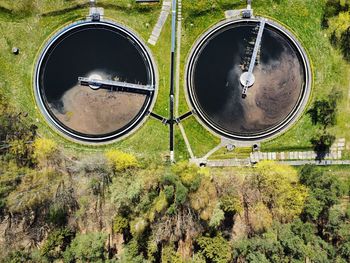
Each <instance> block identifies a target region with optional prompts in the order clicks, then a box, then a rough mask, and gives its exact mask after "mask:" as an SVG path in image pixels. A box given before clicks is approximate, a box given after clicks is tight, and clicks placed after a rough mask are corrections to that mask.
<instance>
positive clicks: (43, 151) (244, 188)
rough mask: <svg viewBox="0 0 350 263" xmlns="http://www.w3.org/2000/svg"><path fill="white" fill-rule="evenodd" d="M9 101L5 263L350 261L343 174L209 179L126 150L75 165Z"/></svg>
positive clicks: (349, 181) (230, 174)
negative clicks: (55, 262)
mask: <svg viewBox="0 0 350 263" xmlns="http://www.w3.org/2000/svg"><path fill="white" fill-rule="evenodd" d="M1 101H2V103H1V115H0V116H1V117H0V120H1V121H2V123H5V124H4V125H2V126H1V136H2V141H3V145H4V147H2V148H3V149H2V152H1V155H0V157H1V159H0V160H1V163H2V165H1V169H0V193H1V195H0V197H1V199H0V201H1V202H0V204H1V210H0V217H1V224H0V229H1V231H2V233H3V237H2V241H1V243H0V244H1V246H0V249H1V255H2V260H3V261H4V262H54V261H62V260H63V261H64V262H104V261H107V262H305V261H306V262H349V260H350V203H349V192H350V177H349V175H348V172H346V171H347V170H344V171H345V173H344V176H343V177H337V176H334V175H333V174H332V172H331V170H328V171H327V170H325V169H321V168H316V167H312V166H305V167H303V168H302V169H301V170H299V171H298V170H296V169H294V168H291V167H288V166H284V165H279V164H276V163H273V162H261V163H259V164H258V165H257V166H256V167H255V168H251V169H248V168H245V169H243V168H242V169H210V170H209V169H207V168H198V167H195V166H192V165H190V164H188V163H187V162H180V163H178V164H176V165H174V166H168V165H162V164H158V165H157V164H149V163H147V162H145V161H143V160H140V159H137V158H136V157H135V156H133V155H131V154H128V153H125V152H121V151H118V150H108V151H106V152H105V153H104V154H97V155H92V156H86V157H80V158H76V157H69V156H66V155H64V154H63V152H62V150H61V148H60V147H59V146H58V145H57V144H56V143H55V142H54V141H52V140H49V139H45V138H40V137H37V136H36V134H35V128H34V127H32V129H25V128H24V127H26V119H25V117H23V119H22V118H19V117H18V116H22V114H15V113H14V112H13V111H12V110H11V109H10V108H9V107H8V106H7V105H6V103H5V100H1ZM14 116H16V118H19V119H16V120H17V121H16V125H14V126H13V125H11V123H12V122H9V124H6V120H8V119H11V118H12V117H14ZM14 138H15V139H14ZM13 141H16V143H13ZM19 145H20V146H19ZM19 149H20V150H19ZM18 152H20V153H22V154H19V155H18V154H17V153H18ZM14 153H16V154H14Z"/></svg>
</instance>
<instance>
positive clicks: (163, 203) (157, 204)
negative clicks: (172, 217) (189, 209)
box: [148, 191, 168, 222]
mask: <svg viewBox="0 0 350 263" xmlns="http://www.w3.org/2000/svg"><path fill="white" fill-rule="evenodd" d="M167 207H168V201H167V197H166V195H165V192H164V191H160V193H159V196H158V197H157V198H156V199H155V200H154V201H153V206H152V208H151V210H150V212H149V215H148V218H149V220H150V221H151V222H153V221H154V218H155V215H156V213H160V212H162V211H164V210H165V209H166V208H167Z"/></svg>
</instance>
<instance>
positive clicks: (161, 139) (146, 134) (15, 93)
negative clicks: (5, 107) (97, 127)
mask: <svg viewBox="0 0 350 263" xmlns="http://www.w3.org/2000/svg"><path fill="white" fill-rule="evenodd" d="M16 2H17V3H20V2H21V1H16ZM23 2H25V1H23ZM37 2H38V4H37V6H35V12H33V13H28V14H24V13H22V11H23V10H22V9H21V8H23V7H22V6H21V5H20V4H15V3H14V1H3V0H2V1H0V7H3V8H5V11H4V10H3V9H1V8H0V34H1V36H2V37H1V38H0V49H1V56H0V89H1V91H5V92H6V94H7V95H8V96H7V97H8V99H9V100H10V101H11V103H12V104H13V105H15V106H16V107H17V108H18V109H19V110H20V111H24V112H27V113H28V123H29V122H31V123H35V124H36V125H37V126H38V127H39V129H38V132H39V134H40V135H41V136H45V137H48V138H52V139H54V140H56V141H57V142H58V143H59V144H61V145H63V146H64V147H65V148H66V149H67V153H68V154H69V153H70V152H71V153H74V154H77V153H79V152H81V153H84V152H96V151H103V150H105V149H109V148H114V147H116V148H120V149H122V150H126V151H129V152H133V153H135V154H136V155H138V156H140V157H145V158H158V159H159V157H160V156H164V155H166V153H167V149H168V133H167V127H165V126H164V125H163V124H161V123H160V122H158V121H155V120H152V119H149V120H148V121H147V122H146V123H145V125H143V126H142V127H141V128H140V129H139V130H138V131H137V132H136V133H134V134H132V135H131V136H129V137H128V138H127V139H125V140H122V141H120V142H116V143H112V144H108V145H103V146H89V145H81V144H78V143H74V142H71V141H69V140H67V139H65V138H63V137H62V136H60V135H59V134H57V133H56V132H55V131H53V130H52V129H51V128H50V127H49V126H48V125H47V124H46V122H45V121H44V118H43V117H42V115H41V114H40V112H39V110H38V109H37V107H36V106H35V101H34V97H33V88H32V76H33V71H34V65H35V61H36V59H37V55H38V53H39V51H40V49H41V47H42V45H43V44H44V43H45V42H46V41H47V39H48V38H49V37H50V36H51V35H52V34H53V33H54V32H56V31H57V30H58V29H60V28H62V27H63V25H64V24H68V23H71V22H73V21H76V20H79V19H84V18H85V16H86V14H88V7H87V6H79V5H80V4H81V3H86V2H87V1H69V2H67V1H63V0H62V1H43V0H42V1H37ZM99 3H100V4H102V6H104V7H105V17H106V18H108V19H111V20H115V21H117V22H118V23H121V24H124V25H126V26H128V27H130V28H131V29H132V30H133V31H135V32H136V33H137V34H138V35H139V36H140V37H141V38H143V40H144V42H146V41H147V39H148V37H149V36H150V34H151V31H152V29H153V26H154V25H155V23H156V21H157V19H158V15H159V11H160V7H161V5H160V4H155V5H151V6H146V7H140V6H139V5H136V4H135V3H134V1H127V0H121V1H118V2H117V4H116V1H111V0H109V1H107V0H104V1H103V0H101V1H99ZM6 9H12V11H11V12H12V13H11V12H8V11H6ZM62 10H63V11H62ZM39 14H46V15H39ZM147 24H149V26H147ZM164 29H165V30H164V31H163V33H162V35H161V38H160V40H159V41H160V42H161V43H162V45H157V46H156V47H152V48H151V49H152V51H153V55H154V58H155V61H156V64H157V66H158V69H159V93H158V98H157V102H156V106H155V108H154V110H155V111H156V112H157V113H159V114H162V115H164V116H167V114H168V109H167V101H166V97H167V94H168V83H169V76H170V73H169V63H168V62H169V57H170V46H169V44H167V43H168V41H166V40H167V38H170V28H169V24H168V25H167V27H165V28H164ZM13 46H18V47H19V48H20V50H21V52H20V55H18V56H14V55H12V53H11V49H12V47H13ZM164 54H166V55H168V54H169V56H165V55H164Z"/></svg>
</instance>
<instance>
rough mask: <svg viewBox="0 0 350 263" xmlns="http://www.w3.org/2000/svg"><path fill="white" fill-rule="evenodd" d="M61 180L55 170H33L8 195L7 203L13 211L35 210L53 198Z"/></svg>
mask: <svg viewBox="0 0 350 263" xmlns="http://www.w3.org/2000/svg"><path fill="white" fill-rule="evenodd" d="M60 180H61V177H60V175H59V174H57V173H56V172H53V171H49V170H47V171H44V172H37V171H32V172H30V173H28V174H26V176H24V177H23V179H22V182H21V184H20V185H19V186H18V187H17V188H16V190H15V191H13V192H11V194H10V195H9V196H8V199H7V204H8V206H9V209H10V211H11V212H23V211H25V210H34V209H35V208H36V207H39V206H42V205H43V204H44V203H45V202H48V201H50V200H51V199H52V198H53V195H54V192H55V190H56V188H57V184H58V183H59V181H60Z"/></svg>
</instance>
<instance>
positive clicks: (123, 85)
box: [78, 77, 154, 93]
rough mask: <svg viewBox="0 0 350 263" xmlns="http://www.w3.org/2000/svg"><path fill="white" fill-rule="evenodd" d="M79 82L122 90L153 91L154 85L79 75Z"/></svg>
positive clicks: (94, 87) (93, 87) (95, 87)
mask: <svg viewBox="0 0 350 263" xmlns="http://www.w3.org/2000/svg"><path fill="white" fill-rule="evenodd" d="M78 81H79V84H80V85H83V86H89V87H90V88H92V89H95V90H96V89H103V88H104V89H112V90H113V89H114V88H115V89H116V90H124V91H130V92H141V93H145V92H153V91H154V86H152V85H142V84H134V83H128V82H122V81H115V80H99V79H90V78H84V77H79V78H78Z"/></svg>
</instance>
